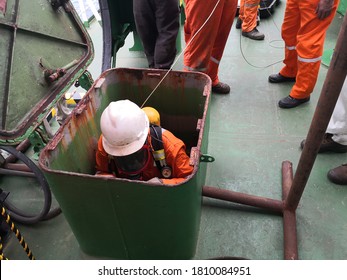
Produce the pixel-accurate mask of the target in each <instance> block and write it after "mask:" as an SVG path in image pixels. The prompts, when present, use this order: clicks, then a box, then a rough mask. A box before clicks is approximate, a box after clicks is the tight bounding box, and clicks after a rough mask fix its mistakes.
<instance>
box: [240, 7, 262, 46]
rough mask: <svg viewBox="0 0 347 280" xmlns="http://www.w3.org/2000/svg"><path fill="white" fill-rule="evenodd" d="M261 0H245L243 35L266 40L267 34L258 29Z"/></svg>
mask: <svg viewBox="0 0 347 280" xmlns="http://www.w3.org/2000/svg"><path fill="white" fill-rule="evenodd" d="M259 1H260V0H245V4H244V11H243V21H242V36H244V37H248V38H250V39H252V40H264V38H265V35H264V34H263V33H261V32H259V31H258V29H257V16H258V6H259Z"/></svg>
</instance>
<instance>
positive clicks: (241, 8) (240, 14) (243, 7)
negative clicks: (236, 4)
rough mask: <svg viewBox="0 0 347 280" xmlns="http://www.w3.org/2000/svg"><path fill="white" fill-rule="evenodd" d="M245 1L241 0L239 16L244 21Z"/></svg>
mask: <svg viewBox="0 0 347 280" xmlns="http://www.w3.org/2000/svg"><path fill="white" fill-rule="evenodd" d="M245 1H246V0H241V1H240V8H239V18H240V19H241V20H242V21H243V17H244V10H245Z"/></svg>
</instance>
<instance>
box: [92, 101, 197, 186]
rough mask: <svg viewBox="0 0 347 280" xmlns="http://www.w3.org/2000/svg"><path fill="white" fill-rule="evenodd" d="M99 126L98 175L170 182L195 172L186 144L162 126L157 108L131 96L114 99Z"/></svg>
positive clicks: (153, 181) (177, 181)
mask: <svg viewBox="0 0 347 280" xmlns="http://www.w3.org/2000/svg"><path fill="white" fill-rule="evenodd" d="M150 120H151V121H150ZM100 126H101V133H102V134H101V136H100V138H99V141H98V147H97V151H96V171H97V172H96V175H97V176H110V177H111V176H112V177H118V178H127V179H132V180H142V181H148V182H151V183H153V184H170V185H171V184H178V183H180V182H183V181H184V180H185V179H186V178H187V177H188V176H189V175H190V174H191V173H192V172H193V166H191V165H190V164H189V157H188V155H187V154H186V151H185V148H186V147H185V144H184V143H183V141H182V140H180V139H178V138H177V137H175V136H174V135H173V134H172V133H171V132H170V131H168V130H166V129H164V128H162V127H160V115H159V113H158V111H156V110H155V109H154V108H151V107H146V108H144V109H141V108H140V107H139V106H137V105H136V104H135V103H133V102H131V101H129V100H119V101H116V102H111V103H110V104H109V105H108V106H107V107H106V109H105V110H104V111H103V113H102V115H101V119H100Z"/></svg>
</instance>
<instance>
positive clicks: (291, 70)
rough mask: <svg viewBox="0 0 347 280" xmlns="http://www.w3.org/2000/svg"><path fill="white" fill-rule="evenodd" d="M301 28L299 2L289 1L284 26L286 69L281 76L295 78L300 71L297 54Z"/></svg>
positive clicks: (281, 72)
mask: <svg viewBox="0 0 347 280" xmlns="http://www.w3.org/2000/svg"><path fill="white" fill-rule="evenodd" d="M299 28H300V14H299V5H298V3H297V0H287V4H286V10H285V12H284V19H283V24H282V38H283V41H284V44H285V51H284V60H283V63H284V65H285V66H284V67H283V68H282V70H281V71H280V74H281V75H283V76H285V77H295V76H296V73H297V70H298V54H297V53H296V43H297V38H296V35H297V33H298V31H299Z"/></svg>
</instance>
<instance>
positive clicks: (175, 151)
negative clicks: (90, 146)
mask: <svg viewBox="0 0 347 280" xmlns="http://www.w3.org/2000/svg"><path fill="white" fill-rule="evenodd" d="M150 138H151V137H150V135H148V140H149V142H150ZM162 140H163V145H164V151H165V159H166V163H167V164H168V165H169V166H170V167H171V168H172V179H164V178H161V174H160V171H159V169H158V167H157V166H156V165H155V163H154V160H153V157H151V160H150V163H149V164H148V169H145V170H144V171H143V174H142V177H143V181H148V180H150V179H152V178H154V177H158V178H160V179H161V181H162V182H163V184H178V183H180V182H182V181H184V180H185V179H186V177H187V176H189V175H190V174H191V173H192V172H193V169H194V167H193V166H191V165H189V157H188V155H187V154H186V152H185V144H184V143H183V141H182V140H180V139H178V138H177V137H175V136H174V135H173V134H172V133H171V132H170V131H168V130H164V129H163V132H162ZM109 160H110V159H109V155H108V154H107V153H106V151H105V150H104V147H103V145H102V135H101V136H100V138H99V141H98V149H97V151H96V170H97V171H98V172H100V173H102V174H112V172H113V171H114V170H110V164H109V163H110V162H109Z"/></svg>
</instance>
